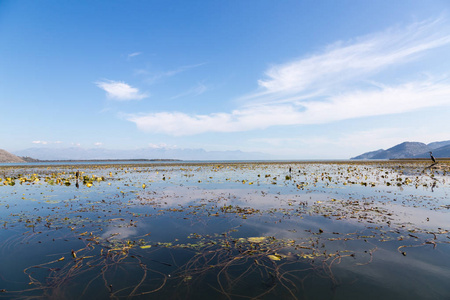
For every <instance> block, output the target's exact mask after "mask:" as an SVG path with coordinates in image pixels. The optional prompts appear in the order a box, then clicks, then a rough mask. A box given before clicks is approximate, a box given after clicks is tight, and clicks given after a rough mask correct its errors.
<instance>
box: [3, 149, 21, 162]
mask: <svg viewBox="0 0 450 300" xmlns="http://www.w3.org/2000/svg"><path fill="white" fill-rule="evenodd" d="M21 162H25V161H24V160H23V159H21V158H20V157H17V156H15V155H14V154H11V153H9V152H8V151H5V150H3V149H0V163H21Z"/></svg>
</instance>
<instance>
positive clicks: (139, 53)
mask: <svg viewBox="0 0 450 300" xmlns="http://www.w3.org/2000/svg"><path fill="white" fill-rule="evenodd" d="M141 54H142V52H133V53H130V54H128V58H132V57H135V56H138V55H141Z"/></svg>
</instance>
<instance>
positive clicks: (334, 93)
mask: <svg viewBox="0 0 450 300" xmlns="http://www.w3.org/2000/svg"><path fill="white" fill-rule="evenodd" d="M449 44H450V28H449V26H448V24H447V23H445V22H444V21H442V20H437V21H429V22H420V23H414V24H412V25H410V26H409V27H407V28H403V29H398V28H397V29H389V30H387V31H385V32H382V33H377V34H373V35H370V36H365V37H361V38H358V39H355V40H353V41H350V42H345V43H344V42H339V43H335V44H334V45H331V46H329V47H327V48H326V49H325V50H324V51H322V52H320V53H316V54H312V55H309V56H307V57H304V58H301V59H298V60H294V61H291V62H288V63H285V64H282V65H275V66H272V67H271V68H269V69H268V70H267V71H266V72H265V77H266V78H264V79H261V80H259V81H258V84H259V90H258V91H256V92H255V93H252V94H250V95H247V96H245V97H242V99H240V100H242V102H245V105H244V106H242V107H240V108H238V109H235V110H233V111H232V112H220V113H211V114H206V115H189V114H186V113H183V112H159V113H149V114H134V115H127V116H126V118H127V119H128V120H129V121H131V122H134V123H136V125H137V127H138V128H139V129H141V130H143V131H149V132H159V133H166V134H171V135H193V134H199V133H205V132H238V131H248V130H255V129H264V128H267V127H270V126H279V125H299V124H320V123H328V122H333V121H339V120H345V119H351V118H362V117H368V116H378V115H387V114H398V113H405V112H410V111H414V110H418V109H422V108H425V107H436V106H449V105H450V97H448V95H450V82H449V80H448V79H447V80H442V79H439V80H437V79H435V78H433V77H430V78H427V79H424V80H422V81H417V80H415V81H411V80H409V78H406V77H405V78H403V83H401V84H392V83H391V84H386V83H375V84H371V85H370V86H369V87H367V85H368V82H370V80H372V76H373V75H374V74H377V73H379V72H380V71H382V70H385V69H387V68H388V67H391V66H396V65H399V64H404V63H407V62H410V61H413V60H417V59H418V58H420V57H421V56H424V55H426V54H427V52H428V51H429V50H432V49H435V48H437V47H441V46H445V45H449ZM420 71H424V70H420ZM362 81H364V87H361V83H362Z"/></svg>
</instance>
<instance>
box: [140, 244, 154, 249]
mask: <svg viewBox="0 0 450 300" xmlns="http://www.w3.org/2000/svg"><path fill="white" fill-rule="evenodd" d="M151 247H152V245H145V246H141V249H148V248H151Z"/></svg>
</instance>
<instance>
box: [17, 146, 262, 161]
mask: <svg viewBox="0 0 450 300" xmlns="http://www.w3.org/2000/svg"><path fill="white" fill-rule="evenodd" d="M15 154H16V155H19V156H29V157H33V158H36V159H39V160H95V159H98V160H104V159H181V160H263V159H270V156H269V155H267V154H264V153H258V152H243V151H206V150H204V149H179V148H175V149H173V148H164V147H160V148H142V149H136V150H110V149H105V148H93V149H85V148H81V147H70V148H29V149H25V150H22V151H16V152H15Z"/></svg>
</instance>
